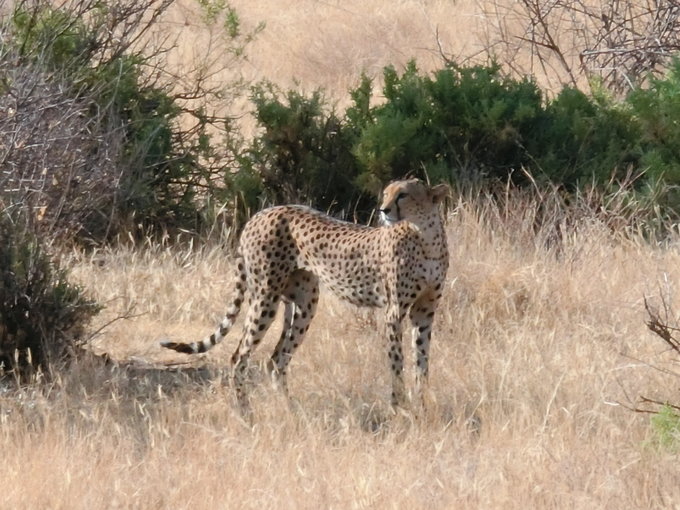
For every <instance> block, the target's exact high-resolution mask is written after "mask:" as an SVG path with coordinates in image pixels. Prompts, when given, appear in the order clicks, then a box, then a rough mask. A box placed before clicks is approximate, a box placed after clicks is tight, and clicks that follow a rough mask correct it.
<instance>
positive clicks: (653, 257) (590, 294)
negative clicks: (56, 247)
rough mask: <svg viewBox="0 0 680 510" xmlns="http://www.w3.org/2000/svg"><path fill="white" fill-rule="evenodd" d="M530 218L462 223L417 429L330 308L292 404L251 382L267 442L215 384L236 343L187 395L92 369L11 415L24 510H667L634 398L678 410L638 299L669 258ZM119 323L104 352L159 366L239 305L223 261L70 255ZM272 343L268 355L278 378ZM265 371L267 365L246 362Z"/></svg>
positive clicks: (590, 224)
mask: <svg viewBox="0 0 680 510" xmlns="http://www.w3.org/2000/svg"><path fill="white" fill-rule="evenodd" d="M533 211H534V209H533V208H532V207H530V206H526V204H524V205H523V204H516V205H515V206H512V207H510V208H509V209H502V208H499V207H495V206H493V207H491V206H488V204H487V205H484V204H481V203H469V202H461V203H460V204H459V207H458V209H457V213H456V214H454V215H450V216H449V224H448V225H449V226H448V232H449V236H450V243H451V262H452V268H451V272H450V278H449V284H448V287H447V290H446V294H445V298H444V300H443V303H442V305H441V309H440V313H439V315H438V319H437V324H436V328H435V335H434V344H433V349H432V360H433V366H432V375H431V400H432V402H431V403H430V407H429V411H428V413H427V414H426V415H424V416H414V415H412V414H410V413H408V412H403V413H399V414H398V415H396V416H393V415H391V413H390V410H389V407H388V405H387V399H388V394H389V388H388V381H389V378H388V369H387V362H386V359H385V358H386V355H385V353H384V352H383V351H384V349H383V347H384V344H383V340H382V335H381V334H380V333H379V329H380V328H379V325H380V320H379V314H375V313H373V312H370V311H365V310H357V309H354V308H353V307H351V306H348V305H344V304H342V303H339V302H337V301H335V300H334V299H333V298H332V297H330V296H328V295H324V297H323V302H322V305H321V308H320V312H319V314H318V316H317V318H316V320H315V321H314V323H313V327H312V329H311V330H310V332H309V336H308V338H307V341H306V342H305V344H304V345H303V346H302V347H301V348H300V350H299V351H298V353H297V355H296V357H295V359H294V360H293V362H292V364H291V374H290V391H291V396H292V400H291V402H290V405H288V404H287V403H286V400H285V399H284V398H283V397H282V396H280V395H278V394H277V393H276V392H275V391H274V390H272V389H271V388H270V386H269V385H268V384H267V382H266V381H264V380H258V379H262V378H259V377H258V374H259V370H258V368H257V367H255V368H254V370H253V374H254V379H255V380H256V381H255V387H254V391H253V396H252V399H253V406H254V412H255V425H254V426H253V427H252V428H251V427H248V426H247V425H246V424H244V423H243V422H242V420H241V419H240V417H239V414H238V413H237V412H236V410H235V407H234V402H233V397H232V393H231V391H230V388H229V384H228V379H227V378H226V377H223V375H224V372H223V371H222V370H221V369H222V368H224V367H226V366H227V365H228V357H229V355H230V353H231V351H232V350H233V348H234V347H235V343H236V338H235V337H237V336H238V333H235V334H234V335H231V336H230V337H229V338H228V339H227V340H226V341H225V342H224V344H222V345H220V346H218V347H217V348H215V349H214V350H213V351H211V352H210V353H208V354H207V355H205V356H203V357H199V365H203V366H207V367H208V368H206V369H204V370H197V371H193V372H192V371H187V372H186V373H185V374H182V373H181V374H177V373H174V374H173V373H169V372H160V373H153V371H150V372H149V373H145V372H144V371H143V370H142V369H136V370H133V369H127V371H123V372H120V371H116V370H115V369H113V368H110V367H107V368H103V367H101V366H100V367H97V366H96V365H90V364H89V363H87V362H84V363H82V364H81V365H80V366H79V367H78V368H77V369H76V370H75V372H74V373H72V374H69V375H65V376H64V377H63V378H61V379H59V380H58V381H56V382H55V383H53V384H52V385H50V386H49V388H50V389H49V390H45V391H38V390H35V389H34V388H28V389H26V390H24V391H20V392H16V391H7V392H6V393H5V394H4V395H2V396H0V445H2V446H1V448H2V451H3V462H2V463H0V479H1V480H3V484H2V489H1V490H0V498H1V499H2V500H3V501H4V502H5V503H7V504H8V505H9V506H10V507H12V508H69V509H73V508H194V509H199V508H258V509H261V508H272V509H279V508H338V509H343V508H428V509H431V508H504V509H507V508H584V509H586V508H587V509H592V508H661V507H664V508H667V507H672V506H673V504H677V502H678V501H680V483H679V482H680V475H678V471H677V456H676V455H674V454H673V453H672V452H670V451H668V450H664V449H663V448H658V447H656V446H655V444H654V441H653V429H652V428H651V427H650V422H649V417H648V416H647V415H642V414H637V413H633V412H631V411H629V410H627V409H625V408H624V407H622V406H621V405H619V403H624V404H630V403H633V402H634V400H635V399H636V398H637V397H638V396H639V395H645V396H647V397H652V398H658V399H661V400H663V399H676V400H677V388H676V386H675V384H676V383H677V379H675V380H674V379H673V378H670V377H669V376H667V375H665V374H662V373H660V372H658V371H656V370H654V369H653V368H650V366H648V365H650V364H651V365H654V366H657V367H669V368H672V363H673V360H672V357H671V356H669V355H668V353H666V352H664V351H665V349H664V346H663V345H662V342H661V341H660V340H658V339H657V338H654V337H652V336H651V334H650V333H648V332H647V331H646V328H645V325H644V319H645V314H644V309H643V303H642V299H643V296H644V295H649V296H652V299H653V300H654V299H655V298H654V296H656V297H657V298H658V296H659V292H660V291H663V292H664V293H665V294H666V295H667V296H669V299H670V303H671V305H673V306H676V305H677V301H675V300H674V299H673V296H674V294H673V292H674V289H675V287H676V285H677V282H678V281H680V254H679V252H678V250H677V241H680V238H678V239H674V240H672V242H671V243H670V244H669V245H664V246H657V245H652V244H649V243H647V242H646V241H644V240H643V239H642V238H641V237H639V236H636V235H631V236H628V237H625V236H622V235H620V234H619V233H616V232H612V231H611V230H610V229H609V228H608V227H606V226H605V225H603V224H602V222H601V221H599V220H598V219H597V218H595V217H586V218H582V219H581V220H580V221H579V222H578V223H577V226H576V227H575V228H574V229H573V230H571V231H569V233H568V234H567V235H565V236H564V238H563V241H562V242H555V241H554V240H553V241H548V240H547V236H544V235H543V234H542V233H541V232H539V233H538V234H535V233H534V229H533V227H532V214H533ZM69 258H70V264H71V265H72V266H73V275H74V278H76V279H77V280H78V281H81V282H82V283H83V284H85V285H87V287H88V288H89V289H90V290H91V292H92V293H93V294H94V295H95V296H96V297H97V298H98V299H99V300H101V301H102V302H105V303H107V305H108V308H107V309H106V311H105V312H104V313H103V314H102V315H101V317H99V318H98V319H97V324H95V326H98V325H101V324H104V323H106V322H107V321H109V320H111V319H112V318H114V317H115V316H117V315H120V314H123V313H125V311H126V310H128V309H129V307H130V306H132V305H134V311H135V312H136V313H137V314H142V315H139V316H138V317H136V318H132V319H130V320H126V321H118V322H115V323H114V324H112V325H110V326H109V327H108V328H107V329H105V330H104V331H103V332H102V333H101V335H100V336H99V337H98V338H97V339H96V341H95V349H96V350H100V351H101V350H103V351H108V352H110V353H111V354H113V355H114V356H116V357H117V358H121V359H123V358H125V359H136V360H147V361H154V362H168V361H171V360H176V361H184V360H186V357H183V356H182V355H176V356H174V357H173V356H172V355H171V354H169V353H167V352H161V349H160V347H159V346H158V343H157V340H158V339H159V338H162V337H171V338H175V339H179V338H186V339H193V338H196V337H198V336H202V335H203V334H205V333H207V332H209V331H211V329H212V327H213V326H214V323H215V321H216V320H217V319H218V318H219V316H220V313H221V311H222V309H223V308H224V303H225V300H226V297H225V296H226V294H227V293H228V292H229V291H230V288H229V280H230V273H229V271H230V269H231V261H230V258H229V255H228V254H227V253H225V252H224V251H223V250H221V249H220V248H219V247H201V248H196V247H194V248H192V247H190V246H189V247H186V248H184V249H181V250H180V249H177V248H173V249H170V248H165V247H164V246H161V245H155V246H152V247H149V248H147V249H146V250H141V251H140V250H126V249H123V248H120V249H116V250H112V251H102V252H98V253H94V254H89V255H82V254H77V253H76V254H72V255H70V256H69ZM278 327H279V326H277V325H275V326H274V327H273V328H272V331H271V332H270V334H269V336H268V338H267V341H266V342H265V343H264V344H263V345H262V346H261V348H260V349H259V350H258V351H257V353H256V356H255V360H256V362H260V363H261V362H263V361H264V360H266V358H267V356H268V354H269V353H270V352H271V349H272V348H273V343H274V341H275V340H276V336H277V334H278ZM256 364H257V363H256Z"/></svg>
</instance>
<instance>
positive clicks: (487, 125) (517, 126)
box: [355, 63, 542, 189]
mask: <svg viewBox="0 0 680 510" xmlns="http://www.w3.org/2000/svg"><path fill="white" fill-rule="evenodd" d="M384 79H385V86H384V96H385V99H386V101H385V103H384V104H382V105H378V106H376V107H374V109H373V111H372V118H373V122H371V123H370V124H369V125H367V127H366V128H365V129H364V130H363V131H362V133H361V136H360V139H359V141H358V143H357V145H356V147H355V154H356V156H357V158H358V160H359V163H360V164H361V168H362V172H361V175H360V176H359V181H358V182H359V184H360V186H361V187H362V188H366V189H375V188H377V187H379V185H380V184H381V183H384V182H385V181H387V180H390V179H393V178H398V177H401V176H403V175H406V174H408V173H410V172H411V173H412V172H421V171H423V170H424V171H425V173H427V174H428V175H429V176H430V177H431V178H432V179H433V180H434V181H439V180H447V181H449V182H454V183H460V184H466V183H481V182H483V181H485V180H488V179H492V180H496V179H503V180H505V179H507V178H508V176H509V175H511V174H512V172H513V171H514V170H518V169H520V168H521V167H522V166H526V165H528V164H529V163H530V160H529V158H528V156H527V154H526V151H525V150H524V149H523V141H524V140H523V138H524V135H525V134H526V132H527V131H528V130H529V129H530V127H531V125H532V124H533V123H534V122H535V120H536V118H537V117H538V116H539V115H540V114H541V109H542V103H541V101H542V98H541V93H540V91H539V89H538V87H537V86H536V85H535V84H534V83H533V82H532V81H529V80H519V81H518V80H512V79H510V78H506V77H504V76H503V75H502V73H501V71H500V68H499V67H498V66H497V65H495V64H492V65H490V66H473V67H461V66H457V65H455V64H453V63H450V64H449V65H447V67H445V68H444V69H442V70H440V71H437V72H436V73H434V74H433V75H432V76H427V75H422V74H420V73H419V71H418V69H417V67H416V66H415V64H413V63H411V64H409V66H408V67H407V68H406V70H405V71H404V72H403V73H402V74H401V75H399V74H398V73H397V72H396V71H395V69H394V68H392V67H388V68H386V69H385V72H384Z"/></svg>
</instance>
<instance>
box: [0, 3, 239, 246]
mask: <svg viewBox="0 0 680 510" xmlns="http://www.w3.org/2000/svg"><path fill="white" fill-rule="evenodd" d="M171 4H172V0H144V1H143V2H137V1H133V0H124V1H122V2H116V3H115V6H114V5H113V4H109V3H106V2H89V1H87V0H69V1H67V2H66V3H64V4H62V5H60V6H59V7H55V6H53V4H52V3H51V2H48V1H46V0H34V1H32V2H20V3H19V4H17V5H16V6H14V10H13V11H12V13H11V15H10V16H8V17H7V18H6V19H4V21H3V22H2V24H0V72H2V74H3V76H4V77H5V79H4V80H3V82H2V86H1V87H0V108H1V109H2V110H3V111H7V112H9V113H10V115H7V116H5V117H4V118H0V161H2V162H3V166H4V167H5V168H6V169H7V171H6V172H4V173H3V175H2V176H0V195H1V196H0V200H2V201H3V203H5V205H8V204H13V205H17V206H18V205H22V206H25V207H26V209H27V213H28V214H30V215H33V216H37V217H38V218H39V219H40V220H41V222H40V225H39V226H40V227H41V228H42V230H43V231H47V232H49V233H50V234H53V233H56V234H57V235H62V236H63V237H69V236H73V235H76V236H78V237H79V238H81V239H88V240H92V241H94V242H100V241H102V240H106V239H109V238H111V237H113V236H115V235H116V234H117V233H120V232H121V231H122V232H125V231H128V230H129V229H130V227H131V226H134V227H135V228H136V227H137V226H138V225H142V227H143V231H145V232H146V230H147V229H148V228H151V229H167V228H189V229H192V230H193V229H195V228H196V226H197V221H198V219H199V217H198V213H199V211H198V209H200V202H199V200H198V193H197V189H206V188H207V189H208V190H209V191H211V190H212V189H213V187H216V186H217V187H219V186H220V185H221V184H220V180H219V179H217V177H218V176H220V177H221V176H223V175H224V174H225V173H227V172H228V169H229V167H230V165H232V164H233V157H230V153H229V149H230V147H231V146H230V145H229V144H228V143H226V142H224V143H223V141H222V139H220V138H219V136H216V135H219V134H226V135H230V133H231V131H233V129H234V128H233V126H232V125H231V124H230V123H229V122H228V119H227V118H226V117H224V116H220V115H213V112H214V108H213V103H212V101H214V100H217V98H222V93H223V91H224V90H225V88H226V87H222V86H220V87H219V90H218V89H217V88H215V89H208V88H206V86H205V84H206V83H207V82H208V81H209V80H207V78H206V73H207V72H208V71H206V70H205V68H206V66H204V65H203V64H204V63H201V62H198V63H196V64H195V65H196V67H195V68H194V69H193V71H190V70H188V71H187V73H188V74H189V75H190V76H189V77H187V81H186V82H184V81H182V82H178V81H177V80H176V78H175V77H174V76H172V75H170V74H169V73H168V71H167V69H166V67H165V65H164V61H163V59H164V56H165V53H166V50H167V48H155V47H154V46H153V45H152V44H150V43H149V44H141V41H142V37H143V36H144V34H145V33H146V32H148V31H149V30H150V29H151V27H152V26H153V25H154V23H155V22H156V20H157V19H158V17H159V16H160V15H161V14H162V13H163V12H164V11H165V10H166V9H167V8H168V6H170V5H171ZM202 5H203V7H204V9H205V10H206V13H208V12H209V14H210V16H208V15H207V14H206V18H208V17H209V19H210V22H217V20H219V19H220V16H223V17H226V18H227V22H228V23H227V22H225V23H227V24H226V25H225V28H224V30H225V32H228V34H227V35H226V36H225V37H226V38H228V39H229V41H239V42H238V43H234V44H233V45H232V46H231V47H230V49H232V50H234V51H233V52H232V53H229V52H227V54H228V55H229V57H228V58H240V57H238V56H235V55H237V54H238V53H239V51H240V50H241V49H242V47H241V46H240V42H242V41H243V40H244V39H248V37H249V35H242V34H240V33H239V31H238V18H237V17H236V15H235V13H234V12H233V10H231V9H229V8H227V7H225V6H224V3H223V2H215V3H213V2H210V1H205V2H203V4H202ZM206 22H208V21H206ZM225 44H229V43H225ZM183 84H186V85H185V86H186V87H187V88H188V89H189V90H186V91H185V90H183V89H182V86H183ZM233 140H234V137H230V142H229V143H233ZM225 153H226V154H225ZM218 156H220V157H218Z"/></svg>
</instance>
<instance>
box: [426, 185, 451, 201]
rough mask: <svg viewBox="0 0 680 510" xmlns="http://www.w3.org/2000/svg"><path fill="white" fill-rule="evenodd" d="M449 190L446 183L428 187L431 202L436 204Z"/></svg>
mask: <svg viewBox="0 0 680 510" xmlns="http://www.w3.org/2000/svg"><path fill="white" fill-rule="evenodd" d="M450 192H451V188H450V187H449V185H448V184H437V185H436V186H432V187H431V188H430V196H431V197H432V203H434V204H438V203H439V202H441V201H442V200H444V198H446V196H447V195H448V194H449V193H450Z"/></svg>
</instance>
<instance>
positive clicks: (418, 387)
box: [409, 295, 438, 406]
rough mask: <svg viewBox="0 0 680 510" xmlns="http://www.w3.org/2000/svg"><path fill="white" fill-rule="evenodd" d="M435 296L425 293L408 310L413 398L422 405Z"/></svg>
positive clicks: (435, 301)
mask: <svg viewBox="0 0 680 510" xmlns="http://www.w3.org/2000/svg"><path fill="white" fill-rule="evenodd" d="M437 301H438V300H437V298H436V297H434V296H429V295H425V296H423V297H421V298H420V299H419V300H418V301H416V302H415V303H414V304H413V306H412V307H411V309H410V311H409V317H410V319H411V324H412V326H413V350H414V351H415V359H416V367H415V388H414V395H413V396H414V400H415V401H416V402H417V403H418V405H420V406H422V405H423V403H424V402H423V388H424V386H425V385H426V384H427V377H428V371H429V353H430V339H431V337H432V323H433V322H434V312H435V309H436V307H437Z"/></svg>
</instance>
